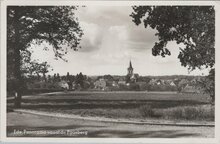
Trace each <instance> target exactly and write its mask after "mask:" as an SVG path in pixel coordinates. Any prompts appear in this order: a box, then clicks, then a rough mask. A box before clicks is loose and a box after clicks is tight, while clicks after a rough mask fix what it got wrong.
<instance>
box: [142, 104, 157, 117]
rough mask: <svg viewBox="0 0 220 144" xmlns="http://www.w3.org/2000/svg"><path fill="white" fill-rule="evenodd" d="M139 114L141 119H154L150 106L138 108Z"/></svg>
mask: <svg viewBox="0 0 220 144" xmlns="http://www.w3.org/2000/svg"><path fill="white" fill-rule="evenodd" d="M139 112H140V113H141V115H142V116H143V117H154V116H155V113H154V110H153V109H152V107H151V106H150V105H143V106H141V107H139Z"/></svg>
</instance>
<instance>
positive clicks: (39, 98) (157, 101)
mask: <svg viewBox="0 0 220 144" xmlns="http://www.w3.org/2000/svg"><path fill="white" fill-rule="evenodd" d="M7 103H8V108H10V107H12V105H13V99H9V100H8V101H7ZM22 108H23V109H32V110H39V111H48V112H56V113H67V114H77V115H81V116H101V117H111V118H163V119H164V118H165V119H186V120H208V121H213V120H214V106H211V105H209V97H208V95H202V94H190V93H187V94H180V93H175V92H58V93H52V94H41V95H40V94H39V95H33V96H24V97H23V99H22Z"/></svg>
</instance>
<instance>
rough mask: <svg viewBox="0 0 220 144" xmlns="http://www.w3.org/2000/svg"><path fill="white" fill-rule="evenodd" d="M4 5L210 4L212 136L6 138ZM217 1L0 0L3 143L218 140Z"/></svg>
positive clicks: (219, 12) (219, 54)
mask: <svg viewBox="0 0 220 144" xmlns="http://www.w3.org/2000/svg"><path fill="white" fill-rule="evenodd" d="M7 5H87V6H91V5H97V6H131V5H188V6H190V5H214V6H215V10H216V40H215V41H216V46H215V48H216V64H215V66H216V104H215V110H216V111H215V116H216V119H215V123H216V127H215V134H216V135H215V138H175V139H173V138H172V139H170V138H131V139H130V138H7V137H6V6H7ZM219 26H220V2H217V1H216V2H214V1H66V0H60V1H58V0H56V1H55V0H54V1H52V0H50V1H48V0H45V1H43V0H38V1H27V0H19V1H18V0H17V1H16V0H7V1H6V0H4V1H2V2H1V43H0V44H1V53H0V54H1V61H0V62H1V71H0V74H1V77H0V78H1V79H0V80H1V91H0V92H1V95H0V96H1V97H0V98H1V99H0V100H1V101H0V102H1V103H0V108H1V109H0V110H1V119H0V123H1V127H0V132H1V133H0V136H1V137H0V138H1V139H0V140H1V141H4V142H37V143H39V142H53V143H61V142H66V143H73V142H74V143H195V144H197V143H204V144H207V143H220V139H219V137H217V134H219V130H220V125H219V121H220V117H219V111H217V110H220V103H219V100H220V98H219V97H218V96H220V95H219V94H220V93H219V90H218V87H219V86H220V81H219V80H220V76H219V74H220V73H219V72H220V70H219V66H220V65H219V62H220V50H219V49H218V48H219V46H220V39H219V38H220V28H219Z"/></svg>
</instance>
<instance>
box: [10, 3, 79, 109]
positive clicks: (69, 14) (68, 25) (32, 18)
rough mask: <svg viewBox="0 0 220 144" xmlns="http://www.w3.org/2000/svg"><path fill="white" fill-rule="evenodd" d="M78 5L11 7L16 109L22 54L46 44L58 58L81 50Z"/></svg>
mask: <svg viewBox="0 0 220 144" xmlns="http://www.w3.org/2000/svg"><path fill="white" fill-rule="evenodd" d="M76 9H77V7H75V6H8V7H7V50H8V56H7V57H8V58H7V59H8V61H7V62H8V64H7V65H8V67H7V68H8V72H9V73H8V76H7V78H8V79H14V80H15V83H16V84H15V93H16V98H15V107H20V106H21V95H22V89H21V83H22V81H23V79H22V71H21V61H22V56H21V53H22V52H24V51H28V50H27V48H28V47H29V46H30V45H31V44H32V43H35V44H37V45H40V44H41V43H42V42H47V43H48V44H50V45H51V46H52V47H53V51H54V54H55V57H57V58H61V59H63V60H65V59H64V58H63V56H64V55H65V54H66V53H67V52H68V49H67V48H65V49H64V48H63V47H64V46H65V47H70V48H71V49H73V50H77V49H78V48H79V42H80V40H81V37H82V35H83V32H82V30H81V28H80V26H79V22H78V20H77V18H76V17H75V15H74V12H75V10H76Z"/></svg>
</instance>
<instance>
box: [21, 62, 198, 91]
mask: <svg viewBox="0 0 220 144" xmlns="http://www.w3.org/2000/svg"><path fill="white" fill-rule="evenodd" d="M200 78H201V76H185V75H172V76H140V75H139V74H138V73H134V67H133V66H132V62H131V61H130V62H129V63H128V68H127V74H125V75H124V76H118V75H110V74H108V75H102V76H87V75H84V74H83V73H81V72H80V73H79V74H77V75H71V74H70V73H69V72H67V74H66V75H62V76H61V75H59V73H55V74H54V75H53V76H51V75H47V76H46V75H43V76H41V75H34V76H31V77H28V78H27V84H26V86H27V87H26V88H25V89H27V90H29V91H31V92H51V91H61V90H70V91H73V90H75V91H83V90H87V91H89V90H90V91H178V92H190V93H199V92H200V90H199V88H198V87H197V85H198V80H199V79H200Z"/></svg>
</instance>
